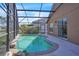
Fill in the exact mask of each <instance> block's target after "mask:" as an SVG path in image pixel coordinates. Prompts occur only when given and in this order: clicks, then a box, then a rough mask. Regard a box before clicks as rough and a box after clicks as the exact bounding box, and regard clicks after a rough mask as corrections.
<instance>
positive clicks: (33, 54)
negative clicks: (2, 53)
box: [9, 34, 59, 56]
mask: <svg viewBox="0 0 79 59" xmlns="http://www.w3.org/2000/svg"><path fill="white" fill-rule="evenodd" d="M19 37H20V34H18V35H17V36H16V38H15V39H14V40H13V41H12V42H11V44H14V45H16V42H17V40H18V38H19ZM45 40H46V42H47V43H48V44H50V45H53V47H52V48H49V49H48V50H45V51H39V52H34V53H28V54H27V55H26V56H42V55H44V54H48V53H51V52H54V51H55V50H56V49H57V48H59V45H58V44H57V43H54V42H51V41H49V40H48V39H45ZM11 44H10V45H11ZM10 49H12V48H10ZM10 49H9V50H10ZM13 49H14V48H13ZM15 49H16V48H15ZM16 50H18V49H16ZM11 52H12V53H13V51H11ZM16 53H17V52H16Z"/></svg>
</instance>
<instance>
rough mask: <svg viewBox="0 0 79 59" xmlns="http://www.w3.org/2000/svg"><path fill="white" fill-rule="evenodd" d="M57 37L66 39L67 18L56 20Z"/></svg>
mask: <svg viewBox="0 0 79 59" xmlns="http://www.w3.org/2000/svg"><path fill="white" fill-rule="evenodd" d="M58 35H59V36H61V37H67V18H66V17H65V18H63V19H59V20H58Z"/></svg>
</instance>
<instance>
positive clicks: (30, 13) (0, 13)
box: [0, 3, 53, 23]
mask: <svg viewBox="0 0 79 59" xmlns="http://www.w3.org/2000/svg"><path fill="white" fill-rule="evenodd" d="M22 4H23V6H24V9H26V10H27V9H28V10H40V7H41V3H22ZM0 5H1V4H0ZM52 6H53V4H52V3H43V4H42V8H41V10H48V11H50V10H51V7H52ZM16 8H17V9H23V7H22V5H21V3H17V4H16ZM17 13H18V16H26V14H27V16H37V17H38V16H39V12H33V11H26V14H25V12H24V11H18V12H17ZM0 16H6V13H5V12H4V11H3V10H2V9H1V8H0ZM48 16H49V12H40V17H48ZM18 19H19V22H27V23H28V22H29V23H31V22H32V21H35V20H38V19H40V18H28V20H27V18H18ZM22 20H23V21H22Z"/></svg>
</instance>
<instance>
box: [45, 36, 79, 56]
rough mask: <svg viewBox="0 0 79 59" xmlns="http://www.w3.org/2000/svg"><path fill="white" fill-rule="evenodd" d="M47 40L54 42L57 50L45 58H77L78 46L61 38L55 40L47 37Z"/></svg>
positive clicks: (52, 37)
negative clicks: (57, 46)
mask: <svg viewBox="0 0 79 59" xmlns="http://www.w3.org/2000/svg"><path fill="white" fill-rule="evenodd" d="M47 36H48V40H50V41H51V42H55V43H57V44H58V45H59V48H58V49H57V50H56V51H54V52H51V53H49V54H45V55H47V56H79V45H76V44H73V43H71V42H68V41H66V40H64V39H62V38H57V37H55V36H51V35H47Z"/></svg>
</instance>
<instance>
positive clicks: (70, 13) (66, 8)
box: [48, 3, 79, 44]
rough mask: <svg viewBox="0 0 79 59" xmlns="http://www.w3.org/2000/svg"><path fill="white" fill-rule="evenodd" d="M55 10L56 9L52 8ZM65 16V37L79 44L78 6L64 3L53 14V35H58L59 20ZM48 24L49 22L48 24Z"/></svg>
mask: <svg viewBox="0 0 79 59" xmlns="http://www.w3.org/2000/svg"><path fill="white" fill-rule="evenodd" d="M54 8H56V7H54ZM65 16H67V17H68V18H67V37H68V38H69V40H70V41H72V42H74V43H76V44H79V4H71V3H69V4H68V3H65V4H62V5H61V6H60V7H59V8H58V9H57V10H56V12H55V13H54V14H53V19H52V20H53V22H54V31H53V34H55V35H58V26H57V25H58V24H57V21H58V20H59V19H63V18H64V17H65ZM48 24H49V22H48Z"/></svg>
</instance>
